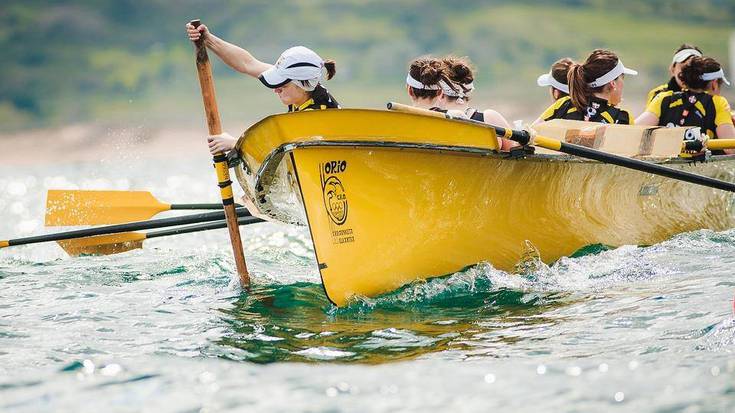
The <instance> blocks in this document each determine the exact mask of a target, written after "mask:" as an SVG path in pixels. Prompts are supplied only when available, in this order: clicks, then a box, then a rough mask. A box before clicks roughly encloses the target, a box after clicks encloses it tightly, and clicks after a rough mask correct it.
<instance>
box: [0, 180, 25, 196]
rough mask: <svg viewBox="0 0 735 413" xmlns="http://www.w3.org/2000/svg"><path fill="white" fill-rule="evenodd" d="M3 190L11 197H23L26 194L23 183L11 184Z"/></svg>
mask: <svg viewBox="0 0 735 413" xmlns="http://www.w3.org/2000/svg"><path fill="white" fill-rule="evenodd" d="M5 190H6V191H7V192H8V194H10V195H13V196H23V195H25V194H26V192H27V188H26V185H25V184H24V183H23V182H11V183H9V184H8V187H7V188H5Z"/></svg>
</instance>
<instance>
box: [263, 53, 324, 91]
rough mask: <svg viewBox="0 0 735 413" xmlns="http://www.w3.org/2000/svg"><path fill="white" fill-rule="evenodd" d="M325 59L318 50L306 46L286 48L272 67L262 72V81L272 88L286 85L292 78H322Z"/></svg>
mask: <svg viewBox="0 0 735 413" xmlns="http://www.w3.org/2000/svg"><path fill="white" fill-rule="evenodd" d="M323 73H324V60H322V58H321V57H319V55H318V54H316V52H314V51H313V50H311V49H309V48H308V47H304V46H294V47H291V48H289V49H286V50H285V51H284V52H283V53H281V56H280V57H279V58H278V60H277V61H276V64H275V65H273V66H272V67H271V68H270V69H268V70H266V71H265V72H263V73H261V74H260V76H259V77H258V78H259V79H260V81H261V82H262V83H263V84H264V85H266V86H268V87H269V88H271V89H275V88H278V87H281V86H283V85H285V84H286V83H288V82H290V81H291V80H314V79H321V77H322V76H323Z"/></svg>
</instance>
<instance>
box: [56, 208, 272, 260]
mask: <svg viewBox="0 0 735 413" xmlns="http://www.w3.org/2000/svg"><path fill="white" fill-rule="evenodd" d="M258 222H263V220H262V219H260V218H256V217H240V218H238V219H237V223H238V225H249V224H255V223H258ZM220 228H227V222H226V221H225V220H221V221H213V222H208V223H205V224H196V225H187V226H183V227H176V228H171V229H164V230H161V231H152V232H123V233H120V234H110V235H97V236H95V237H84V238H75V239H67V240H61V241H57V243H58V244H59V246H61V248H63V249H64V251H66V253H67V254H69V255H71V256H78V255H82V254H84V255H110V254H119V253H121V252H126V251H130V250H134V249H137V248H143V241H145V240H147V239H151V238H158V237H167V236H170V235H179V234H188V233H191V232H199V231H208V230H212V229H220Z"/></svg>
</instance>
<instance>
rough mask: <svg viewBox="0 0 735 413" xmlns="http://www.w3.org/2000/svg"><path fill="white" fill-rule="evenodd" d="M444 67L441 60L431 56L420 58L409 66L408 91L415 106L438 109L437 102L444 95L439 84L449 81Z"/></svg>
mask: <svg viewBox="0 0 735 413" xmlns="http://www.w3.org/2000/svg"><path fill="white" fill-rule="evenodd" d="M442 66H443V63H442V62H441V61H440V60H439V59H437V58H434V57H431V56H422V57H419V58H417V59H414V60H413V61H412V62H411V63H410V64H409V66H408V75H407V76H406V91H407V92H408V96H409V97H410V98H411V104H412V105H413V106H416V107H418V108H423V109H432V108H434V107H436V102H437V100H438V98H439V97H440V96H441V94H442V93H443V92H442V88H441V86H439V82H440V81H444V82H448V81H449V79H448V78H447V77H446V74H445V73H444V72H443V71H442Z"/></svg>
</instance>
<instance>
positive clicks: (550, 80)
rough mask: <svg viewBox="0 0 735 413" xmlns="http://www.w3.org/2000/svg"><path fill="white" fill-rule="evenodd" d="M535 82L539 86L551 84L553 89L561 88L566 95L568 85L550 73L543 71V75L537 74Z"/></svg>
mask: <svg viewBox="0 0 735 413" xmlns="http://www.w3.org/2000/svg"><path fill="white" fill-rule="evenodd" d="M536 83H537V84H538V85H539V86H542V87H545V86H551V87H553V88H554V89H558V90H561V91H562V92H564V93H566V94H567V95H568V94H569V85H565V84H564V83H561V82H560V81H558V80H556V79H554V76H552V75H551V73H544V74H543V75H541V76H539V77H538V79H536Z"/></svg>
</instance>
